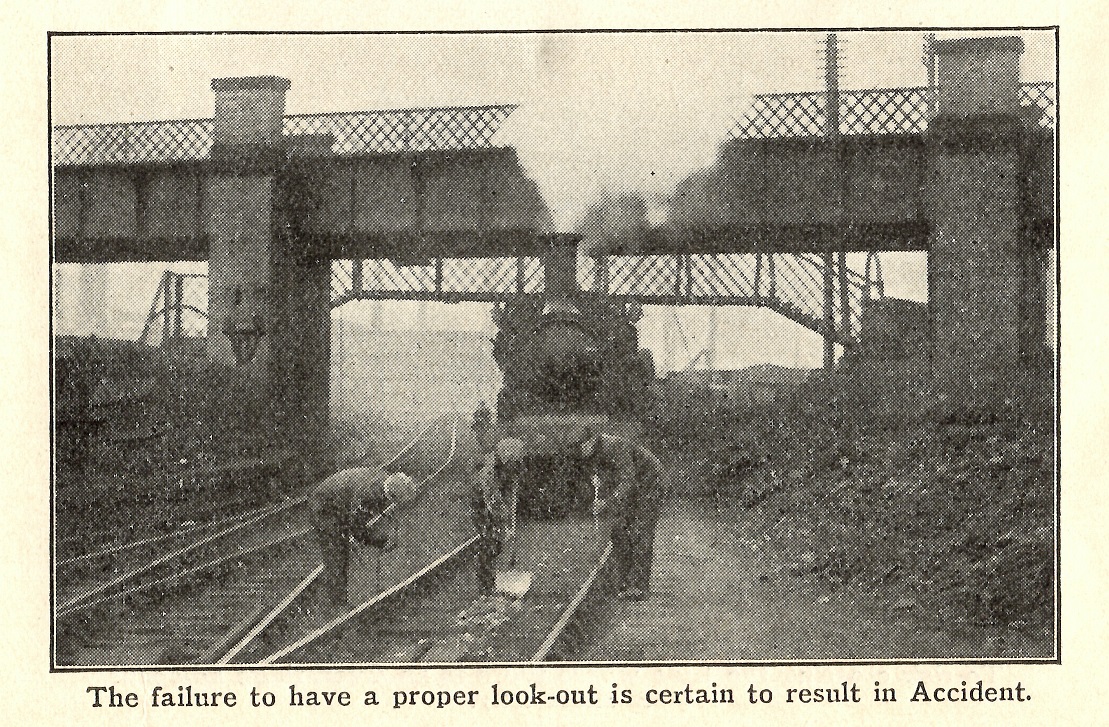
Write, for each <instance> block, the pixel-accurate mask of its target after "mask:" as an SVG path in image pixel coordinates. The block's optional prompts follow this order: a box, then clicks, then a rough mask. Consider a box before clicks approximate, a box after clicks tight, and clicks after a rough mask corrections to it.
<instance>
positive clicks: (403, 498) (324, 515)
mask: <svg viewBox="0 0 1109 727" xmlns="http://www.w3.org/2000/svg"><path fill="white" fill-rule="evenodd" d="M418 496H419V493H418V491H417V490H416V486H415V483H414V482H413V480H412V478H411V477H409V476H408V475H406V474H404V473H403V472H395V473H392V474H389V473H387V472H386V471H385V470H384V469H382V468H380V467H351V468H349V469H344V470H340V471H338V472H336V473H335V474H333V475H331V476H330V477H328V478H327V479H325V480H324V481H323V482H321V483H320V484H319V485H317V486H316V488H315V489H314V490H313V491H312V493H311V494H310V495H309V496H308V500H309V504H310V506H311V510H312V517H313V524H314V525H315V530H316V537H317V538H318V540H319V544H320V553H321V555H322V557H323V565H324V572H323V579H324V583H325V586H326V588H327V595H328V597H329V598H330V600H331V603H332V605H333V606H335V607H340V606H343V605H344V604H346V601H347V585H348V579H349V571H350V557H351V551H352V549H353V548H354V547H356V546H363V547H371V548H377V549H378V550H380V551H382V552H386V551H389V550H392V549H394V548H395V547H396V545H397V526H396V519H395V513H396V511H397V509H398V508H401V507H404V506H406V505H409V504H411V503H413V502H415V501H416V500H417V499H418Z"/></svg>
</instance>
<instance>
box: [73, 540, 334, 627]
mask: <svg viewBox="0 0 1109 727" xmlns="http://www.w3.org/2000/svg"><path fill="white" fill-rule="evenodd" d="M311 531H312V529H311V528H301V529H300V530H297V531H294V532H292V533H286V534H284V535H282V536H280V537H277V538H274V539H272V540H267V541H265V542H262V543H258V544H256V545H252V546H250V547H248V548H242V549H240V550H238V551H237V552H234V553H227V554H224V555H221V556H219V557H218V558H214V559H213V560H210V561H208V562H207V563H202V564H200V565H197V566H193V567H192V568H187V569H185V570H183V571H179V572H177V573H174V574H172V575H168V576H165V577H163V578H159V579H158V580H155V581H148V582H146V583H140V584H139V585H137V586H134V587H132V588H129V589H127V590H125V591H121V592H119V593H109V594H107V595H104V596H101V597H100V598H98V599H95V600H93V601H87V602H82V603H79V604H77V605H76V606H73V607H71V608H68V609H65V610H62V611H59V612H58V618H63V617H66V616H71V615H72V614H74V613H78V612H79V611H87V610H88V609H90V608H93V607H95V606H99V605H100V604H102V603H107V602H108V601H114V600H117V599H123V598H127V597H128V596H131V595H134V594H136V593H141V592H143V591H148V590H150V589H151V588H154V587H155V586H160V585H163V584H165V583H171V582H173V581H177V580H180V579H181V578H184V577H186V576H191V575H194V574H196V573H202V572H204V571H206V570H210V569H212V568H215V567H218V566H220V565H222V564H224V563H226V562H227V561H230V560H235V559H237V558H242V557H243V556H244V555H252V554H253V553H256V552H258V551H260V550H265V549H267V548H272V547H273V546H275V545H280V544H281V543H284V542H287V541H289V540H296V539H297V538H302V537H304V536H305V535H307V534H308V533H310V532H311Z"/></svg>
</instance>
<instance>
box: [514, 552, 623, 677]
mask: <svg viewBox="0 0 1109 727" xmlns="http://www.w3.org/2000/svg"><path fill="white" fill-rule="evenodd" d="M611 555H612V542H611V541H609V543H608V545H607V546H605V549H604V551H603V552H602V553H601V557H600V559H599V560H598V561H597V565H595V566H594V567H593V570H592V571H591V572H590V573H589V575H588V576H587V577H586V579H585V583H584V584H582V587H581V588H580V589H578V592H577V593H576V594H575V595H574V597H573V598H572V599H571V600H570V602H569V603H568V604H566V608H565V609H564V610H563V612H562V615H561V616H560V617H559V619H558V621H556V622H555V625H554V628H552V629H551V631H550V633H549V634H548V636H547V638H546V640H545V641H544V642H543V644H542V645H541V646H540V647H539V649H538V650H537V651H536V652H535V654H534V655H533V656H532V657H531V661H533V662H538V661H546V660H547V658H548V657H549V656H550V654H551V651H552V650H553V649H554V646H555V644H557V643H558V641H559V639H560V638H561V637H562V635H563V633H564V632H565V631H566V628H567V626H569V624H570V622H571V621H572V620H573V618H574V616H575V615H577V613H578V610H579V609H580V608H581V605H582V603H584V602H585V599H586V598H587V597H588V596H589V594H590V593H591V592H592V591H593V588H594V587H595V586H596V584H597V579H598V577H599V576H600V574H601V573H602V572H603V571H604V568H605V566H606V565H607V564H608V560H609V557H610V556H611Z"/></svg>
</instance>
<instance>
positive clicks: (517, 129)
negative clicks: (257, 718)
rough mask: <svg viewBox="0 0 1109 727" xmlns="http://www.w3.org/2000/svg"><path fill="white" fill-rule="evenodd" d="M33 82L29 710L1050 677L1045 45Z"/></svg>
mask: <svg viewBox="0 0 1109 727" xmlns="http://www.w3.org/2000/svg"><path fill="white" fill-rule="evenodd" d="M48 74H49V78H48V80H47V82H46V84H44V85H47V86H48V89H49V100H48V112H49V160H50V161H49V170H47V171H48V173H49V177H50V200H49V203H50V212H51V245H50V257H49V261H48V262H47V261H44V263H43V265H44V267H45V266H47V265H48V266H49V275H50V314H51V331H50V345H51V357H50V361H51V387H52V389H51V394H52V402H51V403H52V411H51V414H52V420H51V423H52V428H51V430H52V456H53V462H52V465H53V466H52V481H51V488H50V500H51V513H50V519H51V534H50V537H51V556H52V557H51V562H50V564H49V567H50V571H51V572H50V574H49V577H50V584H51V588H50V594H51V609H52V613H51V614H50V616H51V619H50V629H51V639H50V648H51V653H50V655H49V659H50V665H51V669H52V670H53V671H55V672H64V671H76V672H80V671H97V670H118V669H120V668H125V667H130V668H142V669H151V670H153V669H159V668H165V667H174V668H177V667H190V666H191V667H196V668H200V667H203V668H205V669H218V668H226V669H232V668H243V667H251V668H256V667H268V668H274V669H279V668H292V667H298V668H299V667H308V666H313V667H315V666H327V667H340V666H343V667H367V666H381V665H389V666H400V665H409V666H411V665H426V666H429V667H440V668H441V667H447V666H467V667H470V668H474V667H479V666H490V665H524V664H550V663H554V662H562V663H572V664H579V665H628V664H633V665H634V664H640V665H654V666H666V665H701V664H790V665H798V664H803V665H809V664H811V665H821V664H839V663H846V664H854V663H883V664H884V663H890V664H904V663H910V664H912V663H933V662H936V663H946V662H953V663H999V664H1012V663H1037V664H1045V663H1059V660H1060V653H1059V651H1060V633H1059V632H1060V607H1059V602H1060V592H1061V588H1060V582H1059V581H1060V579H1059V484H1058V482H1059V478H1058V461H1059V454H1058V448H1059V442H1060V436H1059V424H1058V422H1059V411H1058V388H1059V386H1058V383H1059V376H1058V370H1059V369H1058V358H1059V343H1058V342H1059V328H1058V319H1059V315H1058V307H1059V306H1058V301H1059V297H1060V296H1059V285H1058V282H1059V265H1058V259H1057V254H1056V253H1057V239H1056V238H1057V237H1058V235H1057V225H1058V215H1057V213H1056V199H1057V187H1058V179H1059V165H1058V154H1057V152H1056V150H1057V130H1056V127H1057V119H1058V116H1059V104H1058V96H1057V85H1058V77H1059V71H1058V29H1057V28H994V29H982V28H973V29H960V28H935V29H926V30H922V29H889V28H882V29H873V30H866V29H858V28H852V29H835V28H829V29H824V28H821V29H811V30H704V31H692V30H683V31H634V32H633V31H565V32H530V31H528V32H450V33H446V32H435V33H433V32H403V33H402V32H397V33H385V32H382V33H369V32H367V33H330V32H319V33H315V32H312V33H309V32H300V33H160V34H143V33H131V34H110V33H60V32H54V33H51V34H50V35H49V38H48ZM44 143H45V142H44ZM1068 209H1069V207H1068ZM44 577H45V576H44ZM44 608H45V605H44ZM603 686H604V688H605V689H607V684H606V685H603ZM715 686H716V685H715V683H713V687H714V689H712V690H709V691H705V693H704V694H696V693H689V690H688V688H687V691H686V693H679V694H678V695H677V697H676V698H677V699H679V701H680V700H682V699H685V700H687V701H691V702H697V701H701V700H702V698H703V699H704V700H709V701H715V700H717V699H718V698H721V695H719V694H718V693H717V691H716V690H715ZM190 689H191V687H190ZM613 689H614V690H615V685H613ZM867 689H869V687H867ZM1006 689H1007V690H1008V693H1009V697H1008V699H1011V700H1016V698H1017V695H1016V694H1015V693H1014V692H1013V689H1011V688H1009V687H1005V688H1004V689H1003V690H1002V699H1005V696H1004V695H1005V691H1004V690H1006ZM846 690H847V688H846V682H844V693H843V694H842V695H841V694H838V693H837V694H836V697H837V698H836V699H835V700H833V699H831V694H829V695H827V696H828V697H829V701H850V699H849V696H848V695H847V694H846ZM702 691H704V690H702ZM728 691H730V690H728ZM613 694H614V699H615V691H614V692H613ZM163 698H165V699H168V700H169V701H168V702H167V703H166V704H168V705H169V706H173V703H174V700H175V699H183V698H184V696H183V695H179V694H177V693H175V692H173V691H172V690H171V691H169V692H166V693H165V694H164V695H163ZM189 698H190V699H191V694H190V696H189ZM155 700H157V697H155ZM155 706H157V705H155Z"/></svg>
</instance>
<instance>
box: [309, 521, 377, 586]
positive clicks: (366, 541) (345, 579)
mask: <svg viewBox="0 0 1109 727" xmlns="http://www.w3.org/2000/svg"><path fill="white" fill-rule="evenodd" d="M382 509H384V508H383V507H379V508H377V510H378V511H379V512H380V511H381V510H382ZM313 514H314V520H315V523H314V524H315V530H316V538H317V541H318V542H319V545H320V555H321V557H322V558H323V582H324V588H325V590H326V592H327V595H328V598H329V599H330V600H331V602H332V603H333V604H342V603H345V602H346V600H347V587H348V585H349V579H350V558H351V549H352V548H353V546H354V543H355V542H357V543H359V544H361V545H368V546H371V547H374V548H382V547H384V546H385V545H386V544H387V543H388V541H389V536H388V535H387V534H386V531H385V528H384V527H382V526H381V525H380V524H379V525H377V526H375V527H372V528H369V527H366V523H365V522H364V518H365V515H366V513H360V514H359V517H356V518H352V516H351V513H350V511H349V510H348V509H347V508H345V507H342V506H341V504H339V503H336V502H326V503H323V504H321V505H320V506H319V507H317V508H316V509H315V511H314V513H313Z"/></svg>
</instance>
